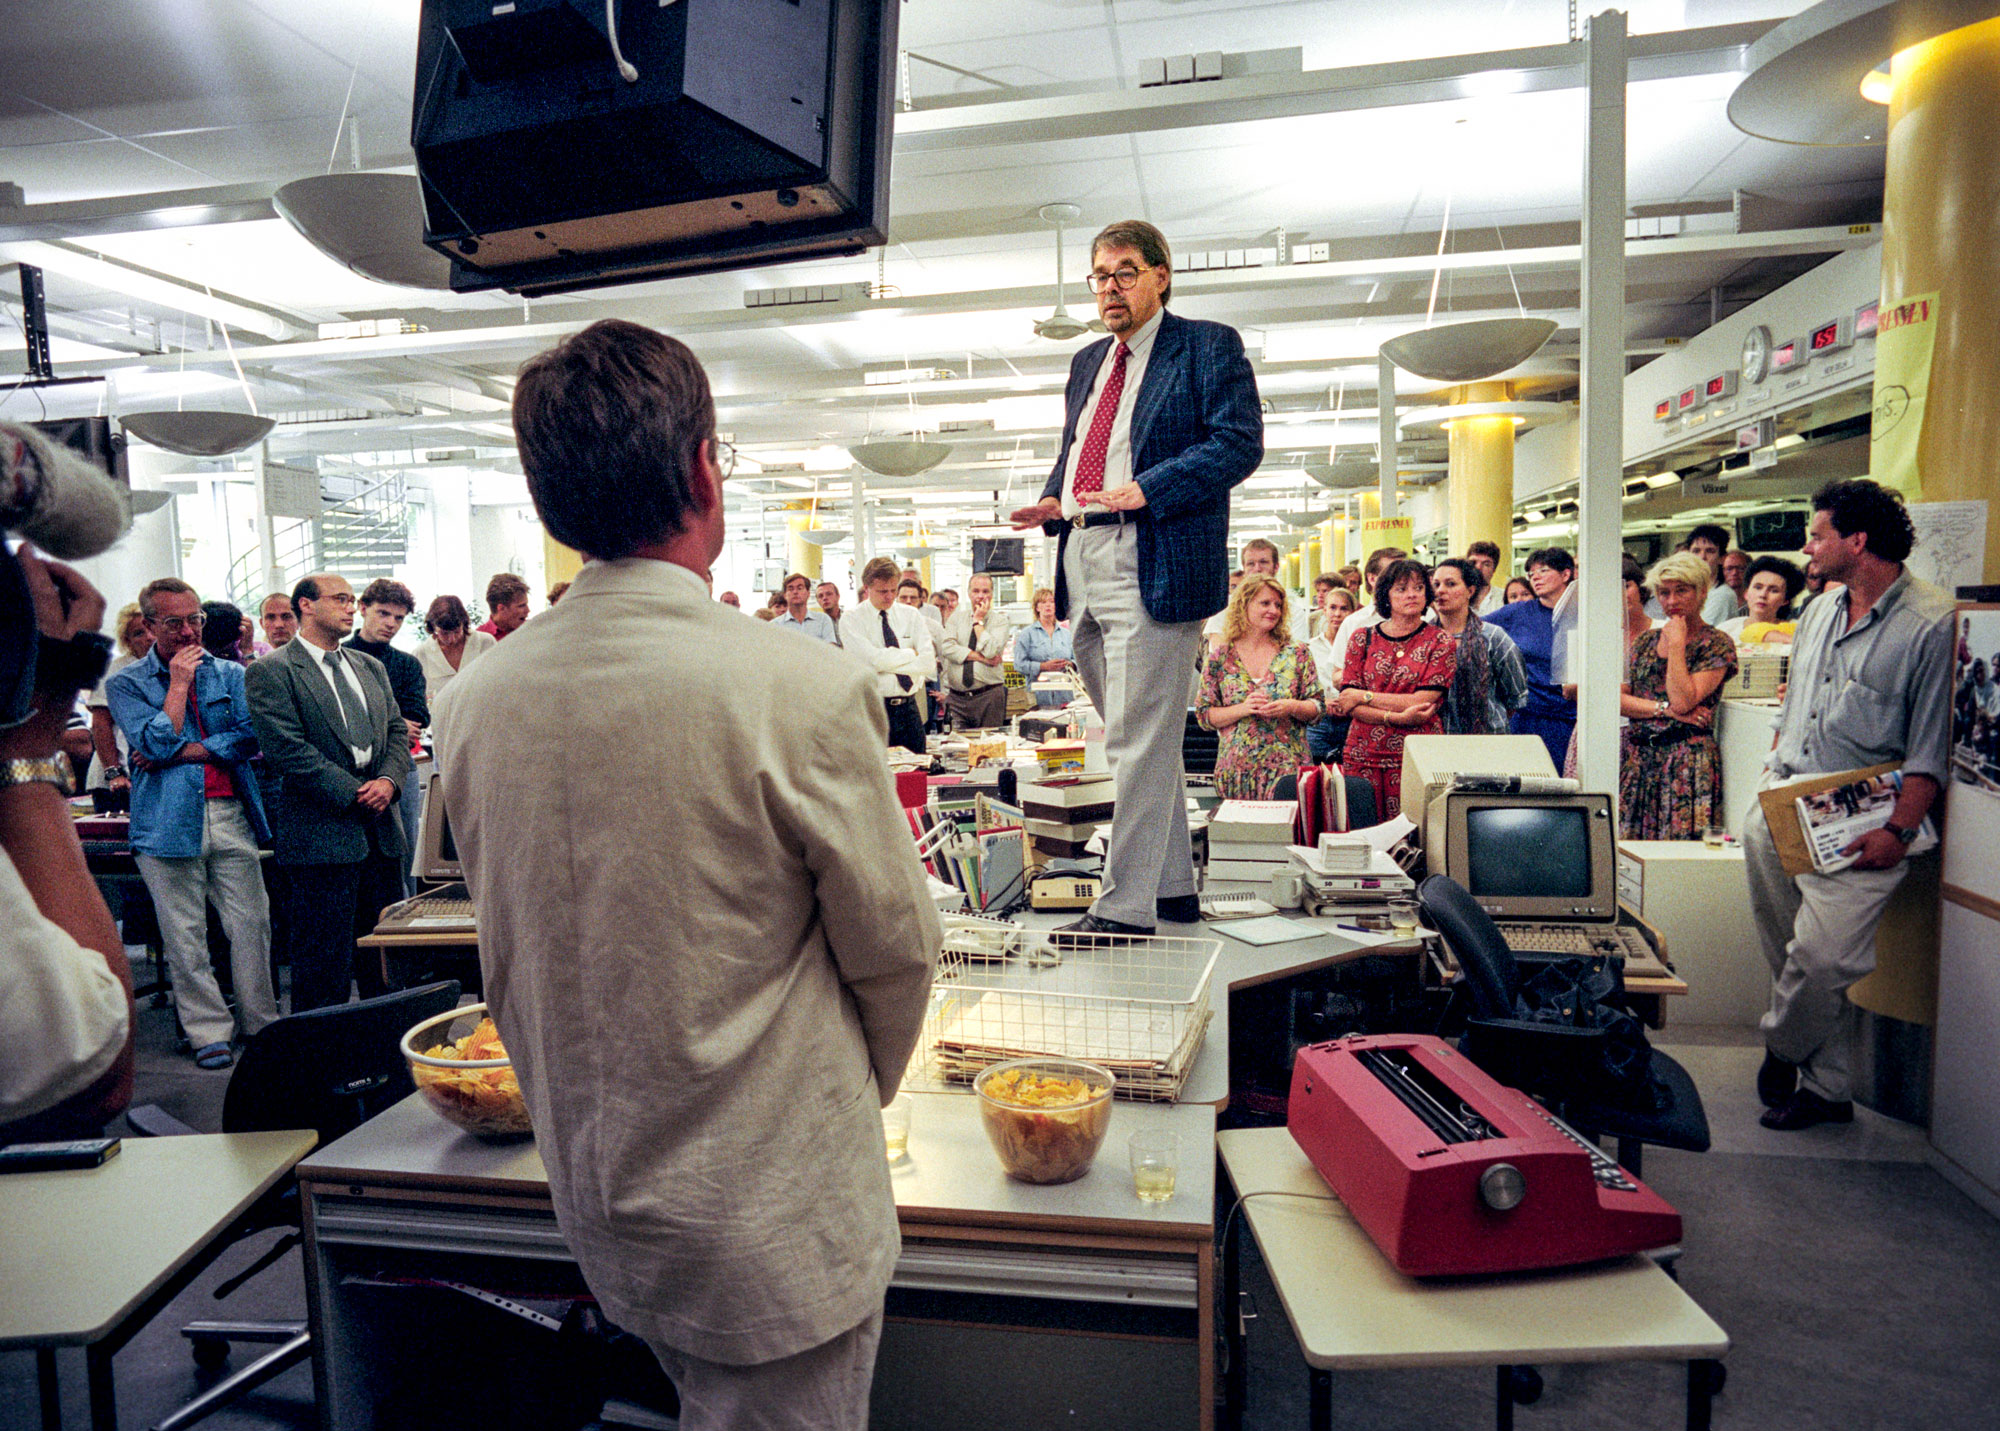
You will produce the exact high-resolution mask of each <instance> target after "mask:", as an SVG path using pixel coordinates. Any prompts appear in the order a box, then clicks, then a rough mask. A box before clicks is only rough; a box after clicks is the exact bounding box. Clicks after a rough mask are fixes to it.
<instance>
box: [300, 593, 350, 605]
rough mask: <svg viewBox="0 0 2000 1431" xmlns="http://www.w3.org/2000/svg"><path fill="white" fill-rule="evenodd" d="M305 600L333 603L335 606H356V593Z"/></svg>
mask: <svg viewBox="0 0 2000 1431" xmlns="http://www.w3.org/2000/svg"><path fill="white" fill-rule="evenodd" d="M305 599H306V600H307V601H331V602H332V603H333V604H334V605H335V606H352V605H354V593H353V592H351V591H343V592H340V593H337V594H336V595H333V596H308V597H306V598H305Z"/></svg>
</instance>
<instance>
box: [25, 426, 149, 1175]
mask: <svg viewBox="0 0 2000 1431" xmlns="http://www.w3.org/2000/svg"><path fill="white" fill-rule="evenodd" d="M129 520H130V514H129V510H128V509H127V508H126V506H125V498H124V496H123V494H122V492H118V491H116V489H114V488H113V487H112V484H110V483H108V482H106V481H104V479H103V478H101V477H99V476H97V475H96V474H94V473H91V472H90V471H89V470H88V469H87V468H85V467H83V465H82V464H81V463H80V462H78V461H76V460H75V459H73V458H71V457H69V456H68V454H67V453H64V452H62V451H61V450H60V449H57V448H54V447H52V446H51V445H50V444H49V443H48V442H47V441H45V440H44V439H43V438H42V437H41V436H40V435H39V434H38V433H34V432H32V431H28V430H25V429H20V428H15V427H12V426H9V425H5V424H0V526H4V527H5V528H6V529H7V530H8V531H10V532H14V531H20V532H25V533H27V534H29V535H33V536H36V537H39V538H41V539H42V540H44V541H47V542H49V543H50V544H51V545H59V546H60V547H61V548H62V549H63V554H64V555H75V556H86V555H91V554H93V553H94V552H96V551H101V550H103V548H104V547H106V546H109V545H110V543H111V542H112V541H114V540H116V539H117V536H118V534H119V532H120V531H122V530H123V529H124V527H125V525H126V524H127V523H128V522H129ZM103 619H104V598H103V597H102V596H100V595H99V594H98V593H97V591H96V589H95V588H93V587H92V586H91V585H90V583H89V582H87V581H85V580H84V579H83V577H82V576H80V575H79V574H78V573H76V572H75V571H73V570H71V569H70V568H69V567H67V566H65V565H63V564H62V563H61V562H58V561H51V560H49V559H47V558H45V557H43V556H42V555H40V554H39V553H38V552H36V551H35V549H34V548H33V547H32V546H30V545H28V544H27V543H25V542H24V543H23V544H22V546H21V548H20V550H19V552H18V553H9V552H7V550H6V549H5V548H4V547H0V848H4V849H5V851H6V854H7V859H6V861H5V862H4V863H0V1049H4V1050H5V1056H4V1057H0V1144H5V1143H13V1142H21V1141H27V1140H32V1139H41V1138H60V1137H77V1136H82V1135H85V1134H89V1133H94V1132H95V1131H97V1130H98V1129H99V1128H101V1127H102V1126H103V1125H104V1123H105V1122H106V1121H107V1120H108V1119H110V1118H112V1117H113V1116H115V1115H116V1114H117V1113H118V1112H120V1111H121V1110H122V1109H123V1108H124V1107H125V1105H126V1104H127V1103H128V1102H129V1101H130V1100H131V1097H132V974H131V969H130V967H129V966H128V965H127V963H126V960H125V951H124V948H123V946H122V944H121V943H120V941H119V937H118V930H117V928H116V926H115V925H113V923H112V921H111V913H110V911H109V910H108V909H106V908H105V906H104V900H103V898H102V897H101V896H100V895H99V894H98V892H97V886H96V885H95V883H93V882H92V880H91V877H90V871H89V870H88V869H87V868H86V867H85V864H84V858H83V847H82V845H81V844H79V843H78V841H77V837H76V829H75V826H74V824H73V823H72V822H71V819H70V813H69V806H68V803H67V801H66V800H65V798H64V794H65V792H66V790H67V789H68V780H69V772H68V771H67V770H66V769H65V768H64V762H63V761H62V760H60V759H58V758H57V752H58V751H59V750H60V749H61V748H62V743H63V733H64V729H65V727H66V726H67V725H68V723H69V718H70V712H71V710H72V709H73V708H74V706H75V703H76V693H77V692H78V691H79V690H81V689H83V688H85V687H87V686H90V685H93V684H95V682H96V681H97V679H98V677H99V676H100V675H101V674H102V673H103V670H104V662H105V656H106V653H107V649H108V643H107V642H106V641H105V640H104V638H103V637H102V636H100V635H98V634H97V628H98V625H99V624H100V623H101V622H102V621H103Z"/></svg>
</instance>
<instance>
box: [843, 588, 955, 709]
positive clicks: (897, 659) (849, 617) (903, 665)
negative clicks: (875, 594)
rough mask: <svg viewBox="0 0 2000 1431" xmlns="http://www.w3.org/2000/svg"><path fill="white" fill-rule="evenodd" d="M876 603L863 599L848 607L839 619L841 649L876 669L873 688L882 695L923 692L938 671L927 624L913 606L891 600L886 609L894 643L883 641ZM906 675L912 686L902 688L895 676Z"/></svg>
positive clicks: (919, 693)
mask: <svg viewBox="0 0 2000 1431" xmlns="http://www.w3.org/2000/svg"><path fill="white" fill-rule="evenodd" d="M884 614H885V613H884V612H879V611H877V610H876V609H875V603H874V602H872V601H864V602H862V603H861V604H860V605H859V606H852V607H849V608H848V609H847V610H846V611H845V612H843V613H842V614H841V618H840V645H841V649H842V650H845V651H849V652H851V653H853V654H854V655H855V656H857V657H859V658H860V659H861V660H863V661H866V662H868V664H869V665H871V666H873V667H874V668H875V671H876V674H877V676H878V677H879V679H878V680H877V681H876V683H875V684H876V688H877V689H878V690H880V691H881V693H882V695H883V697H884V698H893V697H896V696H911V695H922V694H923V685H924V682H925V681H927V680H931V679H933V678H934V677H935V676H936V674H937V654H936V648H935V647H934V646H932V645H931V632H930V623H929V622H927V621H925V620H924V618H923V617H921V616H919V615H918V614H917V609H916V608H915V607H914V606H905V605H903V603H902V602H900V601H892V602H890V603H889V605H888V607H887V608H886V614H887V616H888V618H889V629H890V630H891V631H893V632H895V633H896V642H897V644H896V646H895V648H894V649H891V648H890V647H888V646H885V645H883V644H882V617H883V615H884ZM898 676H908V677H909V678H910V682H911V689H909V690H907V691H906V690H904V689H903V688H902V686H901V685H900V684H899V683H898V682H897V680H896V677H898Z"/></svg>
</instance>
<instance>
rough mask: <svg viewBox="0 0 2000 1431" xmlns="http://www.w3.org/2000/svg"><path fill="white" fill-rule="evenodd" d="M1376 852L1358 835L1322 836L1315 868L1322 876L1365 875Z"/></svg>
mask: <svg viewBox="0 0 2000 1431" xmlns="http://www.w3.org/2000/svg"><path fill="white" fill-rule="evenodd" d="M1293 848H1295V849H1297V848H1303V847H1302V846H1293ZM1374 852H1375V847H1374V846H1372V845H1370V844H1369V843H1368V842H1367V841H1366V840H1364V839H1362V838H1361V836H1359V835H1357V834H1352V833H1349V834H1343V835H1334V834H1327V835H1321V836H1320V837H1319V848H1318V850H1317V851H1316V853H1317V855H1318V862H1317V863H1316V864H1315V865H1314V866H1313V868H1314V869H1316V870H1318V871H1319V872H1320V873H1321V874H1363V873H1365V872H1366V871H1367V869H1368V865H1369V857H1370V856H1371V855H1373V854H1374Z"/></svg>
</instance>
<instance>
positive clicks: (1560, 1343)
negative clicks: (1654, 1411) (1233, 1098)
mask: <svg viewBox="0 0 2000 1431" xmlns="http://www.w3.org/2000/svg"><path fill="white" fill-rule="evenodd" d="M1216 1147H1217V1150H1218V1152H1219V1153H1220V1154H1221V1157H1222V1161H1223V1164H1224V1166H1225V1167H1226V1168H1227V1169H1228V1172H1229V1176H1230V1180H1231V1181H1232V1182H1233V1183H1234V1184H1235V1186H1236V1190H1237V1192H1238V1194H1239V1195H1240V1196H1242V1197H1244V1198H1246V1199H1248V1200H1247V1201H1245V1202H1244V1203H1243V1204H1242V1206H1241V1210H1240V1212H1239V1213H1238V1214H1237V1215H1238V1216H1240V1217H1242V1218H1243V1219H1244V1220H1245V1221H1246V1222H1247V1223H1248V1224H1249V1227H1250V1230H1251V1233H1252V1234H1253V1235H1254V1236H1255V1237H1256V1239H1257V1247H1258V1250H1259V1251H1260V1252H1262V1254H1263V1257H1264V1263H1265V1266H1266V1268H1267V1269H1268V1271H1269V1272H1270V1275H1271V1280H1272V1282H1273V1283H1274V1284H1275V1285H1276V1287H1277V1289H1278V1297H1279V1300H1280V1301H1281V1302H1282V1303H1283V1304H1284V1308H1285V1314H1286V1316H1287V1317H1288V1318H1289V1319H1290V1320H1291V1324H1292V1329H1293V1331H1294V1333H1295V1334H1296V1335H1297V1337H1298V1342H1299V1347H1300V1349H1301V1351H1302V1352H1303V1353H1304V1355H1305V1360H1306V1364H1307V1365H1308V1366H1313V1367H1318V1368H1320V1369H1322V1370H1328V1371H1356V1370H1362V1369H1366V1368H1395V1367H1420V1366H1497V1365H1502V1364H1513V1363H1536V1362H1572V1361H1622V1360H1649V1361H1665V1360H1673V1361H1682V1360H1689V1359H1693V1358H1697V1357H1720V1356H1721V1355H1722V1354H1723V1353H1724V1352H1726V1351H1727V1350H1728V1349H1729V1336H1728V1334H1727V1333H1725V1332H1724V1331H1723V1330H1722V1328H1721V1327H1719V1326H1718V1325H1716V1323H1715V1321H1714V1319H1712V1318H1711V1317H1710V1316H1709V1315H1708V1314H1707V1313H1706V1312H1704V1311H1702V1309H1701V1308H1700V1307H1699V1306H1697V1305H1695V1302H1694V1300H1693V1299H1692V1298H1691V1297H1689V1296H1688V1295H1687V1293H1685V1292H1683V1291H1682V1290H1681V1289H1680V1286H1679V1284H1678V1283H1676V1282H1675V1281H1674V1280H1673V1279H1672V1278H1671V1277H1669V1276H1667V1274H1666V1273H1665V1272H1662V1271H1661V1270H1660V1269H1659V1268H1658V1267H1657V1266H1655V1265H1654V1264H1653V1263H1652V1262H1651V1261H1650V1260H1648V1259H1647V1258H1644V1257H1636V1256H1635V1257H1629V1258H1626V1259H1624V1260H1622V1261H1618V1262H1611V1263H1601V1264H1598V1265H1595V1266H1591V1267H1587V1268H1582V1269H1568V1270H1561V1271H1552V1272H1538V1273H1519V1274H1515V1275H1512V1276H1506V1277H1479V1278H1459V1279H1450V1280H1440V1279H1431V1280H1419V1279H1417V1278H1414V1277H1406V1276H1404V1275H1403V1274H1402V1273H1400V1272H1398V1271H1397V1270H1396V1269H1395V1267H1394V1266H1392V1265H1391V1264H1390V1262H1389V1260H1388V1259H1387V1258H1385V1257H1384V1256H1383V1255H1382V1253H1381V1252H1380V1250H1379V1249H1377V1248H1376V1246H1375V1244H1374V1242H1373V1241H1371V1240H1370V1239H1369V1237H1368V1234H1367V1233H1366V1232H1364V1231H1362V1229H1361V1226H1360V1224H1358V1223H1356V1222H1355V1221H1354V1219H1353V1218H1352V1217H1351V1216H1349V1214H1348V1211H1347V1208H1346V1207H1345V1205H1343V1204H1342V1203H1341V1202H1340V1201H1339V1200H1338V1199H1335V1198H1334V1196H1333V1192H1332V1189H1330V1188H1329V1187H1327V1185H1326V1181H1325V1179H1323V1178H1322V1177H1320V1175H1319V1173H1318V1171H1317V1170H1315V1169H1314V1167H1313V1165H1312V1163H1311V1162H1310V1161H1308V1159H1307V1158H1306V1155H1305V1154H1304V1152H1302V1151H1301V1150H1300V1148H1299V1145H1298V1144H1297V1143H1296V1142H1294V1141H1293V1139H1292V1135H1291V1133H1290V1132H1289V1131H1288V1130H1286V1129H1283V1128H1246V1129H1239V1130H1236V1131H1232V1132H1224V1133H1219V1134H1217V1135H1216ZM1253 1193H1263V1194H1279V1195H1277V1196H1260V1197H1251V1196H1250V1195H1251V1194H1253Z"/></svg>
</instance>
